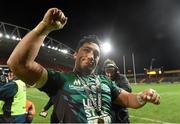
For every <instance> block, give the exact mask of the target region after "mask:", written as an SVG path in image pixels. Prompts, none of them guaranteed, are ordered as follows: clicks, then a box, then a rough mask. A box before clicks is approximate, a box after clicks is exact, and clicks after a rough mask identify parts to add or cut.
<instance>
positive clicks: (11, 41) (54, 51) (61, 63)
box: [0, 22, 74, 71]
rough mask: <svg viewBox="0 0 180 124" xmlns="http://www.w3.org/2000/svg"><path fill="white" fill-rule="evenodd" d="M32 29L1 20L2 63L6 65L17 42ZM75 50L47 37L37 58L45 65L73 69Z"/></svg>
mask: <svg viewBox="0 0 180 124" xmlns="http://www.w3.org/2000/svg"><path fill="white" fill-rule="evenodd" d="M29 31H30V30H29V29H26V28H23V27H20V26H17V25H13V24H8V23H5V22H0V65H5V64H6V61H7V59H8V58H9V56H10V54H11V53H12V51H13V49H14V48H15V46H16V45H17V43H18V42H19V41H20V40H21V37H23V36H24V35H25V34H27V33H28V32H29ZM73 53H74V50H73V49H71V48H70V47H68V46H66V45H64V44H62V43H61V42H59V41H57V40H55V39H52V38H50V37H47V38H46V39H45V41H44V44H43V45H42V47H41V49H40V52H39V54H38V56H37V58H36V61H38V62H39V63H40V64H42V65H43V66H45V67H50V68H55V69H58V70H61V71H62V70H63V71H70V70H72V66H73V63H74V59H73V56H72V54H73Z"/></svg>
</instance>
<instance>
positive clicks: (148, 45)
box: [0, 0, 180, 73]
mask: <svg viewBox="0 0 180 124" xmlns="http://www.w3.org/2000/svg"><path fill="white" fill-rule="evenodd" d="M51 7H58V8H59V9H61V10H62V11H63V12H64V13H65V15H66V16H67V17H68V22H67V25H66V26H65V27H64V29H63V30H60V31H56V32H53V33H51V34H50V36H51V37H52V38H54V39H56V40H58V41H60V42H62V43H64V44H66V45H68V46H69V47H71V48H73V49H75V47H76V44H77V42H78V41H79V40H80V39H81V38H82V37H83V36H84V35H89V34H96V35H98V36H99V38H100V39H101V40H102V41H104V40H105V39H106V38H109V39H111V44H112V47H113V49H112V51H111V53H109V54H108V55H106V56H104V57H103V59H105V58H107V57H109V58H112V59H114V60H115V61H116V62H117V63H118V66H120V70H121V71H123V60H122V56H126V68H127V69H132V53H134V57H135V65H136V71H137V72H138V73H140V72H143V71H144V70H143V69H144V68H149V67H150V63H151V61H152V59H154V61H153V68H159V67H163V68H164V70H172V69H180V54H179V53H180V0H123V1H121V0H29V1H27V0H24V1H20V0H16V1H10V0H6V1H4V0H3V1H1V4H0V21H3V22H7V23H11V24H15V25H18V26H22V27H25V28H28V29H33V28H34V27H35V26H36V25H37V24H38V22H40V21H41V19H42V18H43V15H44V14H45V12H46V11H47V10H48V8H51Z"/></svg>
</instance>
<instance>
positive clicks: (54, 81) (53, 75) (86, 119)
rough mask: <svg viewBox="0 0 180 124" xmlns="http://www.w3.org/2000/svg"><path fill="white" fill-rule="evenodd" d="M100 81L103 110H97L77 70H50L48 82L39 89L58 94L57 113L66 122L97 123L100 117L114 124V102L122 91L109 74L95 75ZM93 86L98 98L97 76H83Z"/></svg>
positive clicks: (51, 94) (92, 88) (56, 101)
mask: <svg viewBox="0 0 180 124" xmlns="http://www.w3.org/2000/svg"><path fill="white" fill-rule="evenodd" d="M96 77H98V80H99V82H100V87H101V88H100V89H101V104H102V107H101V109H102V111H101V114H100V115H99V114H98V113H97V112H96V111H95V107H94V106H93V104H92V101H91V99H89V97H88V93H87V92H86V90H85V87H84V85H83V83H82V81H81V80H80V79H79V78H78V77H77V76H76V74H75V73H74V72H68V73H67V72H57V71H54V70H50V69H49V70H48V81H47V83H46V84H45V86H43V87H42V88H41V89H40V90H42V91H45V92H46V93H47V94H48V95H49V96H54V95H56V100H55V104H54V107H55V112H56V115H57V117H58V119H59V121H60V122H63V123H92V124H93V123H97V121H98V118H101V119H103V120H104V121H105V123H111V114H110V111H111V103H112V101H113V100H115V99H116V98H117V96H118V95H119V94H120V91H121V90H120V89H119V88H118V87H117V86H116V84H115V83H112V81H111V80H109V79H108V78H107V77H106V76H103V75H100V76H96ZM81 78H83V79H85V80H86V83H87V84H88V86H89V87H91V93H92V95H93V98H94V100H95V101H96V99H97V98H96V97H97V93H96V81H95V80H96V79H95V77H94V76H92V75H89V76H84V77H81Z"/></svg>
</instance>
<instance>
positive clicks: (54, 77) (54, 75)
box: [39, 69, 64, 97]
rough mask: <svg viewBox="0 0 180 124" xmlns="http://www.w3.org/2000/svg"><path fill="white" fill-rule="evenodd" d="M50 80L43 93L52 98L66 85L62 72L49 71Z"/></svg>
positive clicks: (43, 88) (42, 89)
mask: <svg viewBox="0 0 180 124" xmlns="http://www.w3.org/2000/svg"><path fill="white" fill-rule="evenodd" d="M47 72H48V79H47V82H46V83H45V85H44V86H43V87H42V88H39V89H40V90H41V91H44V92H46V93H47V94H48V95H49V96H50V97H51V96H54V95H56V93H57V91H58V90H60V89H61V88H62V87H63V85H64V80H63V78H62V76H61V73H62V72H59V71H55V70H54V69H47Z"/></svg>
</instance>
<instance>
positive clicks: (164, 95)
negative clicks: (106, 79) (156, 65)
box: [27, 83, 180, 123]
mask: <svg viewBox="0 0 180 124" xmlns="http://www.w3.org/2000/svg"><path fill="white" fill-rule="evenodd" d="M131 86H132V89H133V92H139V91H143V90H144V89H146V88H153V89H155V90H156V91H157V92H158V93H159V94H160V96H161V104H160V105H153V104H149V103H147V104H146V105H145V106H144V107H143V108H140V109H130V108H129V115H130V121H131V123H180V118H179V116H180V83H177V84H152V83H150V84H137V85H135V84H132V85H131ZM27 98H28V99H30V100H31V101H33V102H34V104H35V106H36V115H35V117H34V120H33V123H49V122H50V121H49V120H50V115H51V112H52V108H50V109H49V111H48V112H49V113H48V116H47V117H46V118H43V117H41V116H39V112H40V111H41V109H42V108H43V106H44V105H45V104H46V103H47V101H48V99H49V98H48V96H47V95H46V94H45V93H43V92H40V91H39V90H37V89H35V88H28V89H27Z"/></svg>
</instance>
